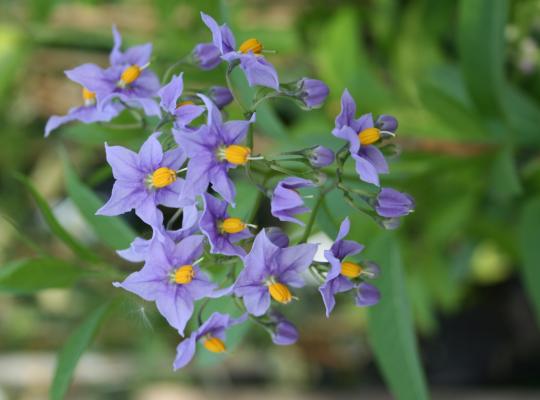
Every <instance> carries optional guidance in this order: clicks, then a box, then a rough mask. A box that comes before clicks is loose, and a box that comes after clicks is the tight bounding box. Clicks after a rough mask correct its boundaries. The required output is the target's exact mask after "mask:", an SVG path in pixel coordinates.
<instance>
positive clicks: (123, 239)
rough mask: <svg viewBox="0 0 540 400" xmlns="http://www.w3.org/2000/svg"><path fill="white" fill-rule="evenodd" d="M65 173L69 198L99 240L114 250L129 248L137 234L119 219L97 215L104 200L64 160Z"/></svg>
mask: <svg viewBox="0 0 540 400" xmlns="http://www.w3.org/2000/svg"><path fill="white" fill-rule="evenodd" d="M64 173H65V176H66V184H67V191H68V194H69V197H70V198H71V200H73V202H74V203H75V205H76V206H77V208H78V209H79V211H80V212H81V214H82V216H83V217H84V219H85V220H86V221H87V222H88V224H89V225H90V226H91V227H92V229H93V230H94V232H95V233H96V235H97V236H98V238H100V239H101V240H102V242H103V243H104V244H105V245H107V246H109V247H111V248H112V249H113V250H118V249H124V248H126V247H128V246H129V244H130V243H131V241H132V240H133V239H134V238H135V232H134V231H133V230H132V229H131V228H130V227H129V225H127V224H126V223H125V222H124V221H122V220H121V219H120V218H119V217H105V216H101V215H95V214H96V211H97V210H98V209H99V208H100V207H101V206H102V205H103V200H101V199H100V198H99V197H98V196H97V195H96V194H95V193H94V192H92V190H90V188H88V187H87V186H86V185H84V184H83V183H82V182H81V181H80V180H79V177H78V176H77V175H76V174H75V172H73V169H72V168H71V167H70V166H69V164H68V162H67V160H64Z"/></svg>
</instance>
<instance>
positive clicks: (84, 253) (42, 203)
mask: <svg viewBox="0 0 540 400" xmlns="http://www.w3.org/2000/svg"><path fill="white" fill-rule="evenodd" d="M15 178H16V179H18V180H19V181H20V182H22V183H23V184H24V185H25V186H26V187H27V188H28V190H29V191H30V194H31V195H32V197H33V198H34V201H35V202H36V205H37V206H38V208H39V210H40V211H41V215H42V216H43V219H44V220H45V222H46V223H47V225H48V226H49V228H50V229H51V232H52V233H53V234H54V235H55V236H56V237H58V238H59V239H60V240H62V241H63V242H64V243H65V244H66V245H67V246H68V247H69V248H70V249H71V250H73V252H74V253H75V254H77V255H78V256H80V257H81V258H84V259H85V260H89V261H96V260H97V257H96V256H95V255H94V254H93V253H92V252H91V251H90V250H89V249H88V248H87V247H85V246H84V245H82V244H81V243H80V242H79V241H78V240H76V239H75V238H74V237H73V236H71V234H70V233H69V232H68V231H66V230H65V229H64V227H63V226H62V225H60V222H58V220H57V219H56V217H55V215H54V213H53V212H52V210H51V208H50V207H49V204H48V203H47V201H46V200H45V199H44V198H43V196H41V194H40V193H39V192H38V191H37V189H36V188H35V186H34V185H33V184H32V182H31V181H30V180H29V179H28V178H27V177H25V176H24V175H20V174H17V175H15Z"/></svg>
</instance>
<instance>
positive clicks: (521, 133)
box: [503, 86, 540, 144]
mask: <svg viewBox="0 0 540 400" xmlns="http://www.w3.org/2000/svg"><path fill="white" fill-rule="evenodd" d="M503 102H504V108H505V111H506V115H507V119H508V122H509V123H510V126H511V127H512V130H513V131H514V136H515V141H517V142H518V143H522V144H528V143H536V144H538V143H540V133H539V131H538V127H539V126H540V105H539V104H538V103H537V102H536V101H535V100H533V99H532V98H530V97H529V96H527V95H526V94H525V93H523V92H522V91H521V90H519V89H517V88H515V87H512V86H508V87H507V88H506V91H505V94H504V96H503Z"/></svg>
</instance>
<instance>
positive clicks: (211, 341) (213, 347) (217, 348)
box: [202, 336, 227, 353]
mask: <svg viewBox="0 0 540 400" xmlns="http://www.w3.org/2000/svg"><path fill="white" fill-rule="evenodd" d="M202 344H203V346H204V348H205V349H206V350H208V351H211V352H212V353H223V352H224V351H225V350H227V348H226V347H225V343H223V340H221V339H219V338H217V337H214V336H207V337H206V338H205V339H203V342H202Z"/></svg>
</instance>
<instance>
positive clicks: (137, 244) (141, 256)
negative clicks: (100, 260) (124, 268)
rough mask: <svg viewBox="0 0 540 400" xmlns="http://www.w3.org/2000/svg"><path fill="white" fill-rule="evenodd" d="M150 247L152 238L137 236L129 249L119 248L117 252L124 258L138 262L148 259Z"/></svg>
mask: <svg viewBox="0 0 540 400" xmlns="http://www.w3.org/2000/svg"><path fill="white" fill-rule="evenodd" d="M149 249H150V240H145V239H143V238H140V237H138V238H135V240H133V242H131V244H130V245H129V247H128V248H127V249H124V250H118V251H117V252H116V254H118V255H119V256H120V257H122V258H123V259H124V260H127V261H130V262H133V263H136V262H143V261H144V260H145V259H146V255H147V254H148V251H149Z"/></svg>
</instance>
